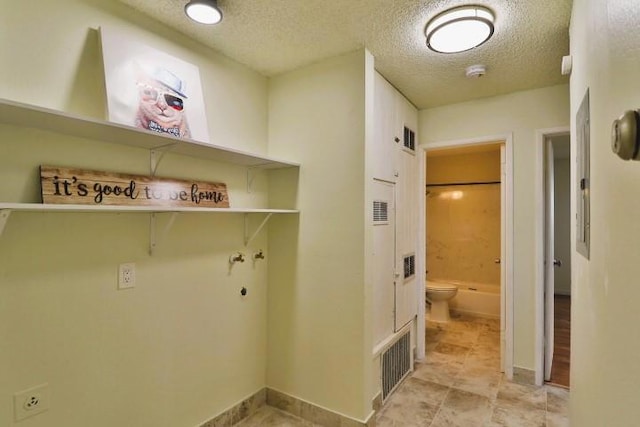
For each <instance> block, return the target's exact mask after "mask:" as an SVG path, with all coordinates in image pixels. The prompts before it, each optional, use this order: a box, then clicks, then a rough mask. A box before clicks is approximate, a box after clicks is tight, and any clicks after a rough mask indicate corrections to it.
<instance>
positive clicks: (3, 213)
mask: <svg viewBox="0 0 640 427" xmlns="http://www.w3.org/2000/svg"><path fill="white" fill-rule="evenodd" d="M14 211H17V212H59V213H65V212H67V213H68V212H79V213H131V212H133V213H149V214H151V224H150V229H149V253H150V254H151V255H153V253H154V251H155V249H156V247H157V246H158V241H159V240H161V239H162V238H163V237H164V236H166V234H167V233H168V231H169V229H171V227H172V226H173V222H174V220H175V218H176V216H177V215H178V214H179V213H209V214H211V213H226V214H230V213H236V214H238V213H241V214H244V245H245V246H249V243H251V242H252V241H253V239H255V237H256V236H257V235H258V233H259V232H260V231H261V230H262V229H263V228H264V226H265V225H266V224H267V222H268V221H269V219H270V218H271V216H272V215H273V214H298V213H300V211H298V210H293V209H244V208H183V207H176V206H94V205H51V204H44V203H41V204H40V203H0V236H2V233H3V231H4V227H5V225H6V224H7V221H8V220H9V217H10V216H11V213H12V212H14ZM161 213H168V214H170V215H171V217H170V219H169V221H168V222H167V223H166V224H165V225H164V229H163V230H162V231H161V232H158V230H157V228H158V225H157V221H156V214H161ZM249 214H264V218H263V220H262V222H261V223H260V225H258V226H257V227H256V228H255V230H253V231H252V230H251V229H250V224H249V219H248V216H249Z"/></svg>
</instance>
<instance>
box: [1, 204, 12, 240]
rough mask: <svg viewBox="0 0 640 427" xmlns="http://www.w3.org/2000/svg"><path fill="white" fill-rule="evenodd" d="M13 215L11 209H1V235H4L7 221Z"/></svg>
mask: <svg viewBox="0 0 640 427" xmlns="http://www.w3.org/2000/svg"><path fill="white" fill-rule="evenodd" d="M10 216H11V209H2V210H0V236H2V232H3V231H4V226H5V225H7V221H8V220H9V217H10Z"/></svg>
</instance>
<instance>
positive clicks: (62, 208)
mask: <svg viewBox="0 0 640 427" xmlns="http://www.w3.org/2000/svg"><path fill="white" fill-rule="evenodd" d="M1 210H10V211H22V212H84V213H88V212H96V213H107V212H111V213H124V212H143V213H163V212H176V213H180V212H182V213H247V214H251V213H265V214H295V213H299V212H300V211H298V210H295V209H245V208H183V207H178V206H109V205H106V206H101V205H51V204H44V203H0V211H1Z"/></svg>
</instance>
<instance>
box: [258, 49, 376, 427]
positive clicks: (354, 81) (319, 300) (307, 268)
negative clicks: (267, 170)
mask: <svg viewBox="0 0 640 427" xmlns="http://www.w3.org/2000/svg"><path fill="white" fill-rule="evenodd" d="M372 73H373V62H372V58H371V57H370V56H369V55H368V54H367V53H366V52H364V51H359V52H356V53H352V54H348V55H343V56H339V57H337V58H331V59H329V60H325V61H321V62H319V63H316V64H314V65H311V66H308V67H304V68H302V69H299V70H296V71H293V72H290V73H286V74H283V75H281V76H278V77H275V78H273V79H272V80H271V81H270V85H269V89H270V93H269V96H270V97H269V152H270V154H271V155H273V156H277V157H280V158H285V159H291V160H294V161H297V162H300V163H301V164H302V165H303V166H302V167H301V169H300V177H299V183H298V188H297V192H296V191H295V190H292V189H289V190H286V188H287V186H286V183H287V182H292V180H291V179H290V177H289V174H290V172H287V171H283V172H282V173H280V174H276V175H274V176H273V177H272V180H271V185H272V187H273V186H274V185H277V186H278V188H279V190H278V192H272V194H275V195H276V197H282V196H281V195H278V194H277V193H279V192H280V191H285V190H286V191H288V195H289V196H290V197H292V198H294V199H296V206H297V207H298V208H299V209H300V210H301V213H300V218H299V222H298V221H297V220H296V219H294V218H278V219H276V220H275V221H274V222H273V223H272V224H271V225H270V228H269V248H270V251H272V252H273V251H274V250H278V252H280V254H279V255H278V256H277V257H272V258H271V261H272V263H271V264H270V266H269V267H270V268H269V291H268V301H269V325H268V329H269V339H268V347H269V350H268V372H267V380H268V384H269V386H270V387H272V388H274V389H276V390H279V391H281V392H284V393H287V394H290V395H292V396H295V397H297V398H299V399H303V400H306V401H310V402H312V403H314V404H316V405H320V406H323V407H325V408H328V409H331V410H333V411H335V412H338V413H341V414H343V415H346V416H349V417H352V418H355V419H358V420H364V419H366V417H367V416H369V413H370V411H371V401H370V396H371V393H372V391H371V387H372V386H371V384H370V382H371V372H372V367H371V348H372V338H371V334H372V332H371V326H370V325H371V320H370V310H371V308H370V304H371V303H370V298H371V286H370V283H369V284H367V285H365V260H364V255H365V237H366V233H365V218H370V216H367V215H366V213H367V212H368V211H367V206H366V204H365V197H366V193H365V191H366V189H365V156H364V149H365V139H366V137H367V135H366V129H367V126H369V124H368V121H367V119H366V116H367V114H370V113H372V111H371V110H370V109H368V108H367V106H366V105H365V104H366V98H367V93H370V92H368V90H370V88H371V86H370V85H371V84H372V83H373V74H372ZM368 88H369V89H368ZM369 212H370V210H369ZM291 223H295V224H291Z"/></svg>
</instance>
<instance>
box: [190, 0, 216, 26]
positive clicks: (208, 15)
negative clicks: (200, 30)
mask: <svg viewBox="0 0 640 427" xmlns="http://www.w3.org/2000/svg"><path fill="white" fill-rule="evenodd" d="M184 13H186V14H187V16H188V17H189V18H191V19H192V20H194V21H196V22H198V23H200V24H208V25H215V24H217V23H218V22H220V21H222V11H221V10H220V9H219V8H218V2H217V0H190V1H189V3H187V5H186V6H185V7H184Z"/></svg>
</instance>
